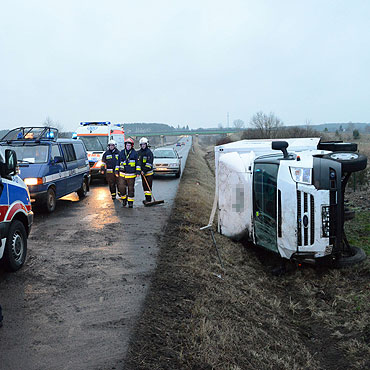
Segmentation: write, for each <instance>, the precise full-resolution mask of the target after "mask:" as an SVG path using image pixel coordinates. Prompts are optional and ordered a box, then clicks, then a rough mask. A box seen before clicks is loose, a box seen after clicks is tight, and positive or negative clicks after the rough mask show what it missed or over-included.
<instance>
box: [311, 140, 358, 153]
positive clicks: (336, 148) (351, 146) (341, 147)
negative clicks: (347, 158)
mask: <svg viewBox="0 0 370 370" xmlns="http://www.w3.org/2000/svg"><path fill="white" fill-rule="evenodd" d="M317 148H318V149H320V150H329V151H331V152H356V151H357V144H355V143H333V142H326V143H325V142H323V143H319V145H318V146H317Z"/></svg>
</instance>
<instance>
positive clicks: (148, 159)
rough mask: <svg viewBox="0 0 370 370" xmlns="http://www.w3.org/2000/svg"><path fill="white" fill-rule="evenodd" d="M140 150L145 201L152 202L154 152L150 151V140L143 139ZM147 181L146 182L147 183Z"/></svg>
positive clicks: (140, 142)
mask: <svg viewBox="0 0 370 370" xmlns="http://www.w3.org/2000/svg"><path fill="white" fill-rule="evenodd" d="M139 144H140V150H139V151H138V152H137V154H138V156H139V164H140V168H141V180H142V185H143V190H144V194H145V201H144V202H143V203H144V204H145V202H151V201H152V184H153V158H154V157H153V152H152V151H151V150H150V149H149V146H148V139H147V138H146V137H142V138H141V139H140V141H139ZM145 180H146V181H145Z"/></svg>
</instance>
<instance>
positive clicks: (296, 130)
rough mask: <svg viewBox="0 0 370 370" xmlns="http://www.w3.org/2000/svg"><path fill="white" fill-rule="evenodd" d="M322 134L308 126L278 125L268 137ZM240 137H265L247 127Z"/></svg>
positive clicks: (279, 137) (256, 130) (315, 135)
mask: <svg viewBox="0 0 370 370" xmlns="http://www.w3.org/2000/svg"><path fill="white" fill-rule="evenodd" d="M322 136H323V134H322V133H321V132H319V131H316V130H314V129H312V128H310V127H309V126H307V127H299V126H291V127H280V128H278V129H276V130H273V132H272V134H271V135H270V136H269V138H270V139H271V138H274V139H283V138H284V139H289V138H296V137H322ZM241 138H242V139H243V140H244V139H252V140H253V139H264V138H266V137H265V136H264V134H262V133H261V131H260V130H258V129H248V130H245V131H243V133H242V137H241Z"/></svg>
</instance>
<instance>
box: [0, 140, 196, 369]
mask: <svg viewBox="0 0 370 370" xmlns="http://www.w3.org/2000/svg"><path fill="white" fill-rule="evenodd" d="M189 148H190V139H189V142H188V143H187V144H186V146H182V147H181V148H178V152H179V155H181V156H183V158H182V167H184V165H185V162H186V158H187V154H188V150H189ZM179 181H180V179H175V178H174V177H172V176H171V177H160V178H155V179H154V183H153V188H154V189H153V190H154V194H155V196H156V198H157V199H164V200H165V203H164V204H161V205H157V206H153V207H147V208H144V206H143V205H142V200H143V199H144V194H143V191H142V187H141V180H139V181H138V180H136V187H135V199H136V200H135V204H134V207H135V208H134V209H128V208H122V206H121V203H120V202H119V201H118V200H116V201H115V202H113V201H112V200H111V197H110V193H109V191H108V187H107V185H104V184H102V183H96V184H94V185H92V186H91V188H90V192H89V194H88V196H87V197H86V198H85V199H83V200H81V201H80V200H78V197H77V195H75V194H73V195H69V196H67V197H65V198H63V199H62V200H59V201H58V203H57V209H56V211H55V212H54V213H53V214H51V215H45V214H44V215H41V214H36V216H35V222H34V225H33V229H32V232H31V235H30V238H29V241H28V259H27V261H26V264H25V266H24V267H23V268H22V269H21V270H20V271H18V272H16V273H12V274H10V273H6V272H4V271H2V270H0V304H1V305H2V306H3V314H4V326H3V327H2V328H0V369H2V370H5V369H17V370H18V369H48V370H49V369H112V368H117V369H120V368H123V366H124V363H123V361H124V357H125V353H126V350H127V345H128V341H129V336H130V333H131V331H132V328H133V327H134V324H135V320H136V318H137V316H138V315H139V313H140V310H141V305H142V303H143V300H144V297H145V293H146V291H147V289H148V284H149V281H150V276H151V273H152V272H153V270H154V268H155V258H156V255H157V251H158V245H157V237H158V235H159V234H160V233H161V231H162V229H163V227H164V226H165V223H166V220H167V218H168V217H169V214H170V210H171V206H172V204H173V200H174V198H175V196H176V191H177V187H178V184H179Z"/></svg>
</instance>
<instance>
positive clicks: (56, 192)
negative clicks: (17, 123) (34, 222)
mask: <svg viewBox="0 0 370 370" xmlns="http://www.w3.org/2000/svg"><path fill="white" fill-rule="evenodd" d="M0 146H1V147H2V148H3V149H4V150H6V149H12V150H14V151H15V152H16V154H17V159H18V166H19V170H20V177H21V178H22V179H23V180H24V182H25V184H26V185H27V186H28V188H29V191H30V194H31V199H32V201H34V202H35V205H37V206H41V207H42V208H44V209H45V210H46V211H47V212H53V211H54V210H55V207H56V200H57V199H59V198H61V197H63V196H65V195H67V194H70V193H73V192H77V194H78V195H79V197H80V198H83V197H85V196H86V193H87V192H88V190H89V184H90V173H89V162H88V159H87V153H86V148H85V146H84V144H83V142H82V141H80V140H72V139H58V130H57V129H55V128H51V127H20V128H16V129H14V130H11V131H9V132H8V133H7V134H6V135H5V136H4V137H3V138H2V139H1V140H0Z"/></svg>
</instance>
